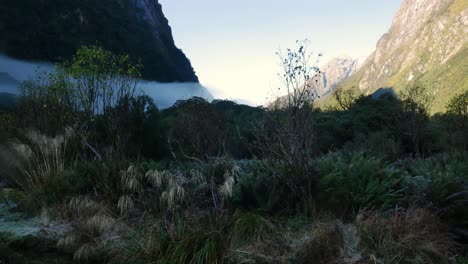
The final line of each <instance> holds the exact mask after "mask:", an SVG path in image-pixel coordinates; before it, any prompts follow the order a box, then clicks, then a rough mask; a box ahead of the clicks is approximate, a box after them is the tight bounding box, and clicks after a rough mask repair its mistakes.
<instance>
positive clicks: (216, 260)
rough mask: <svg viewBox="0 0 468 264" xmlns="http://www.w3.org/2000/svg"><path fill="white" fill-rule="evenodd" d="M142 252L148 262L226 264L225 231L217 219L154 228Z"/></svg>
mask: <svg viewBox="0 0 468 264" xmlns="http://www.w3.org/2000/svg"><path fill="white" fill-rule="evenodd" d="M144 251H145V255H146V257H147V261H148V262H149V263H156V264H163V263H173V264H204V263H213V264H220V263H225V256H226V255H227V252H228V233H227V228H226V225H225V224H224V223H223V222H222V221H219V220H216V219H201V220H200V221H199V222H196V223H183V222H181V221H179V222H178V223H176V224H175V225H173V226H171V227H168V226H164V225H155V226H154V227H153V228H152V231H151V233H150V235H149V238H148V240H147V243H146V246H145V249H144Z"/></svg>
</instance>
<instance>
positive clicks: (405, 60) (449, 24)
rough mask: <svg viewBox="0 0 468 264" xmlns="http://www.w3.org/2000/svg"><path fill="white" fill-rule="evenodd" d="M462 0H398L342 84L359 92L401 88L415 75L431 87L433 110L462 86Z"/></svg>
mask: <svg viewBox="0 0 468 264" xmlns="http://www.w3.org/2000/svg"><path fill="white" fill-rule="evenodd" d="M467 63H468V1H466V0H404V1H403V3H402V5H401V7H400V9H399V11H398V13H397V14H396V16H395V18H394V20H393V23H392V26H391V28H390V30H389V31H388V33H386V34H384V35H383V36H382V38H381V39H380V40H379V42H378V43H377V47H376V50H375V51H374V52H373V53H372V54H371V55H370V56H369V57H368V59H367V60H366V62H365V63H364V65H363V66H362V68H361V69H360V70H359V71H358V72H357V73H356V74H354V75H353V76H352V77H351V78H350V79H349V80H348V81H347V82H346V86H352V85H355V86H357V87H359V89H360V90H361V91H363V92H364V93H367V94H369V93H371V92H373V91H375V90H377V89H378V88H379V87H393V88H394V89H395V90H397V91H398V90H401V89H403V88H404V87H405V86H407V85H409V84H411V83H413V82H415V81H418V82H420V83H423V84H424V85H425V86H427V87H428V89H429V90H430V91H431V93H433V95H434V98H435V102H434V105H433V111H442V110H443V109H444V106H445V104H446V102H447V101H448V99H449V98H450V97H452V96H454V95H455V94H457V93H459V92H461V91H464V90H466V89H468V77H467V76H468V64H467Z"/></svg>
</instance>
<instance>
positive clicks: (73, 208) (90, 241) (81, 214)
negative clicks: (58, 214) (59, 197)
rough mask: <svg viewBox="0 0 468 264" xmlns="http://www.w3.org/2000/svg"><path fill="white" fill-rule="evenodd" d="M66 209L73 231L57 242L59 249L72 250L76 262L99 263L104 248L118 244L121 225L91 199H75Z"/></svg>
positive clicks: (112, 215)
mask: <svg viewBox="0 0 468 264" xmlns="http://www.w3.org/2000/svg"><path fill="white" fill-rule="evenodd" d="M68 209H69V210H70V212H71V214H72V218H73V219H74V222H73V224H72V225H73V230H72V231H71V232H70V233H69V234H68V235H67V236H65V237H63V238H62V239H60V240H59V241H58V246H59V247H60V248H64V249H66V250H71V251H72V252H74V253H73V258H74V259H75V260H76V261H88V260H101V261H102V259H103V256H105V254H104V255H103V253H106V251H107V250H106V248H107V247H108V246H109V244H112V243H114V242H116V241H118V240H116V238H119V234H120V232H122V231H123V230H124V229H125V225H123V224H122V223H121V222H120V221H119V220H118V219H117V218H116V217H115V216H114V214H113V212H112V211H111V210H109V208H108V206H106V204H105V203H104V202H97V201H95V200H93V199H91V198H90V197H86V196H85V197H81V196H78V197H75V198H73V199H71V200H70V203H69V205H68Z"/></svg>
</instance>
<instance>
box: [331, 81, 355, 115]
mask: <svg viewBox="0 0 468 264" xmlns="http://www.w3.org/2000/svg"><path fill="white" fill-rule="evenodd" d="M356 90H357V89H356V87H355V86H353V87H351V89H344V88H343V87H342V86H337V87H336V88H335V89H334V90H333V97H334V98H335V100H336V101H337V102H338V104H339V105H340V107H341V108H342V109H343V110H349V109H350V108H351V106H352V105H353V104H354V103H355V102H356V100H357V99H358V97H359V96H358V93H357V92H356Z"/></svg>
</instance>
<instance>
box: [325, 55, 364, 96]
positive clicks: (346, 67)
mask: <svg viewBox="0 0 468 264" xmlns="http://www.w3.org/2000/svg"><path fill="white" fill-rule="evenodd" d="M358 66H359V60H357V59H352V58H350V57H338V58H334V59H332V60H330V61H329V62H328V63H327V64H325V65H324V66H323V67H321V69H320V70H321V71H322V72H323V74H322V76H321V78H320V81H319V83H318V84H317V92H318V93H319V95H320V96H326V95H327V94H329V93H330V92H331V91H332V90H333V88H335V87H336V86H337V85H338V83H340V82H342V81H344V80H346V79H348V78H349V76H351V74H353V73H355V72H356V70H357V69H358Z"/></svg>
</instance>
